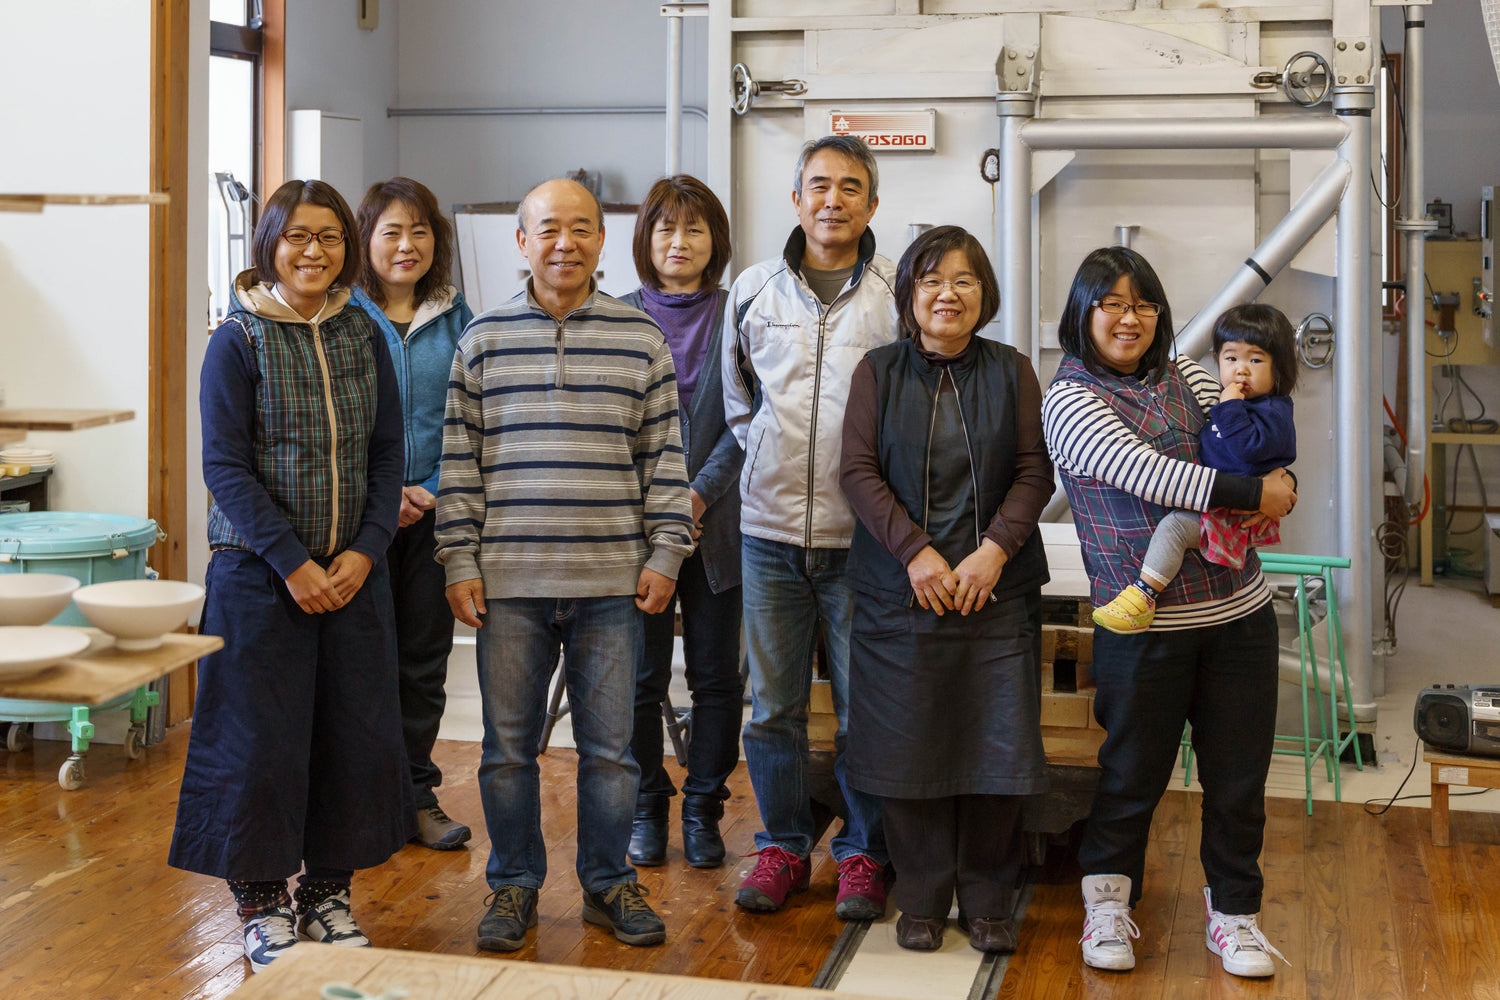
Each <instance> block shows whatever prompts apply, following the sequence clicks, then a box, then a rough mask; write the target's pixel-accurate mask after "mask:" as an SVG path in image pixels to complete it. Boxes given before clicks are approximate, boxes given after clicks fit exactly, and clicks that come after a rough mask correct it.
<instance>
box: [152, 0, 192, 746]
mask: <svg viewBox="0 0 1500 1000" xmlns="http://www.w3.org/2000/svg"><path fill="white" fill-rule="evenodd" d="M189 15H190V8H189V2H188V0H153V3H152V4H151V190H152V191H159V192H163V193H165V194H167V195H168V196H169V200H168V202H167V204H165V205H157V206H154V207H153V208H152V209H151V247H150V260H151V306H150V309H151V315H150V348H149V358H150V404H149V407H148V409H149V413H150V416H149V420H150V427H149V429H148V431H147V438H148V441H149V445H148V457H147V462H148V477H147V501H146V502H147V512H148V513H149V514H150V516H151V517H152V518H153V519H155V521H156V523H157V524H158V525H159V526H160V527H161V529H162V530H163V531H164V532H166V535H167V537H166V539H165V540H164V541H162V542H158V543H157V544H156V545H154V546H152V547H151V550H150V551H149V552H148V553H147V559H148V561H149V562H150V564H151V565H152V566H153V567H154V568H155V569H156V571H157V572H158V573H160V574H161V576H162V577H163V578H165V579H168V580H186V579H187V576H188V567H187V552H188V547H187V533H188V517H187V481H186V474H187V468H188V464H187V386H188V382H189V372H188V371H187V336H188V322H187V301H188V291H187V254H188V246H187V243H188V201H189V184H188V84H189V76H190V67H191V65H192V58H191V56H192V53H191V50H190V47H189V46H190V34H191V27H192V20H191V17H190V16H189ZM179 676H185V675H179ZM193 686H194V685H193V681H192V678H191V677H188V682H187V683H185V684H172V685H170V686H169V688H168V695H167V706H166V707H167V722H168V724H169V725H170V724H172V723H175V722H180V721H182V720H183V719H185V718H187V717H188V716H189V715H191V714H192V688H193Z"/></svg>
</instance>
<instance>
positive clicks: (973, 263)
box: [896, 226, 1000, 338]
mask: <svg viewBox="0 0 1500 1000" xmlns="http://www.w3.org/2000/svg"><path fill="white" fill-rule="evenodd" d="M954 250H962V251H963V253H964V256H965V257H967V258H968V259H969V270H970V271H973V272H974V277H975V278H977V279H978V280H979V288H980V292H981V294H980V299H979V319H978V321H977V322H976V323H975V324H974V329H973V330H972V331H971V332H973V333H978V332H979V331H980V330H981V329H982V328H983V327H984V325H985V324H986V323H988V322H989V321H990V320H992V319H994V318H995V313H997V312H999V311H1000V284H999V282H997V281H996V280H995V269H994V268H992V267H990V258H989V255H988V254H986V253H985V252H984V244H982V243H980V242H979V241H978V240H977V239H975V238H974V236H973V234H972V233H970V232H969V231H968V230H967V229H964V228H963V227H962V226H938V227H937V228H936V229H929V230H927V232H925V233H923V234H922V235H921V236H918V237H917V238H916V239H914V240H912V241H911V246H909V247H907V248H906V253H904V254H902V255H901V263H899V264H897V265H896V318H897V322H899V323H900V325H901V336H902V337H903V338H905V337H911V338H916V337H917V336H918V335H919V334H920V333H921V332H922V330H921V328H920V327H919V326H917V317H916V314H915V313H913V311H912V304H911V303H912V297H913V295H914V293H915V292H916V290H917V282H918V281H921V280H922V276H923V275H925V274H928V273H930V272H932V271H936V270H937V269H938V265H939V264H941V263H942V262H943V258H944V257H946V256H948V254H949V253H951V252H953V251H954Z"/></svg>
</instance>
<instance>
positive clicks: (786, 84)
mask: <svg viewBox="0 0 1500 1000" xmlns="http://www.w3.org/2000/svg"><path fill="white" fill-rule="evenodd" d="M729 79H730V82H732V83H733V84H734V103H733V104H731V105H730V107H731V108H732V109H733V111H734V113H735V114H737V115H743V114H745V113H746V112H748V111H749V110H750V106H751V104H753V103H754V102H755V99H756V98H757V97H759V96H760V95H761V94H786V95H787V96H788V97H800V96H801V95H803V94H805V93H807V84H806V83H805V82H804V81H802V80H763V81H757V80H755V79H754V78H753V77H751V76H750V71H749V70H748V69H746V68H745V64H744V63H735V64H734V69H733V70H731V71H730V73H729Z"/></svg>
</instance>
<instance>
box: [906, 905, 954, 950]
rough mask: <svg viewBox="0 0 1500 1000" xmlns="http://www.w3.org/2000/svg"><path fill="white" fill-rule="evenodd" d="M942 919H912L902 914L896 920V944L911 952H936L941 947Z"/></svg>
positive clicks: (945, 921)
mask: <svg viewBox="0 0 1500 1000" xmlns="http://www.w3.org/2000/svg"><path fill="white" fill-rule="evenodd" d="M947 926H948V921H947V920H946V919H944V918H943V917H936V918H934V917H914V916H912V915H911V914H910V913H903V914H901V916H899V917H897V918H896V943H897V944H899V945H900V946H901V947H903V948H908V949H910V950H911V951H937V950H938V949H939V948H941V947H942V946H943V929H944V928H945V927H947Z"/></svg>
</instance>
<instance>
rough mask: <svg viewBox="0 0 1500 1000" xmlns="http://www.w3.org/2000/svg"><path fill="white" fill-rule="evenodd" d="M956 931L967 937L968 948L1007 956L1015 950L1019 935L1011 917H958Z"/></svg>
mask: <svg viewBox="0 0 1500 1000" xmlns="http://www.w3.org/2000/svg"><path fill="white" fill-rule="evenodd" d="M958 929H959V930H961V931H963V932H964V933H965V934H967V935H969V947H970V948H973V949H974V950H975V951H982V952H985V953H986V954H992V955H1009V954H1010V953H1011V952H1013V951H1015V950H1016V942H1017V941H1018V939H1019V935H1018V933H1017V931H1016V922H1015V920H1014V919H1013V918H1011V917H975V918H974V919H973V920H970V919H968V918H967V917H964V916H960V917H959V918H958Z"/></svg>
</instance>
